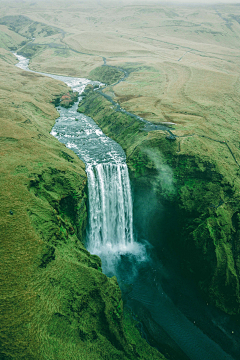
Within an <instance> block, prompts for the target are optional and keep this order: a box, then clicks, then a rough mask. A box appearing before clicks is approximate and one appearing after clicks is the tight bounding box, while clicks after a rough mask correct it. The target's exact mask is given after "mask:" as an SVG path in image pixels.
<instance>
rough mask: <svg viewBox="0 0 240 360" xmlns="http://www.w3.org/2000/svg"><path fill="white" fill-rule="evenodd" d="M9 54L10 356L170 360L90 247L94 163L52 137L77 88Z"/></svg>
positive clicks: (5, 137)
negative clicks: (126, 308)
mask: <svg viewBox="0 0 240 360" xmlns="http://www.w3.org/2000/svg"><path fill="white" fill-rule="evenodd" d="M1 55H2V56H1V60H0V63H1V70H0V77H1V82H0V84H1V85H0V95H1V98H2V99H3V102H2V104H1V108H0V117H1V136H0V156H1V176H0V189H1V191H0V204H1V206H0V234H1V235H0V240H1V253H0V258H1V260H0V261H1V269H0V283H1V291H0V293H1V295H0V296H1V301H0V324H1V325H0V358H1V359H6V360H10V359H11V360H12V359H17V360H20V359H24V360H27V359H31V360H33V359H34V360H35V359H36V360H40V359H41V360H50V359H58V360H60V359H64V360H65V359H76V360H81V359H84V360H85V359H89V360H91V359H92V360H95V359H97V360H100V359H109V360H110V359H111V360H112V359H149V356H151V358H152V359H163V357H162V356H161V355H160V354H159V353H158V352H157V351H156V350H154V349H152V348H150V346H149V345H148V344H147V343H146V342H145V340H143V339H141V337H140V335H139V333H138V332H137V330H136V329H135V327H134V326H133V324H132V322H131V321H130V320H129V319H127V320H124V318H123V304H122V300H121V291H120V289H119V286H118V284H117V280H116V278H111V279H110V278H107V276H106V275H104V274H103V273H102V271H101V260H100V259H99V258H98V257H97V256H94V255H90V253H89V252H88V251H87V250H86V249H85V248H84V245H83V241H84V233H85V228H86V219H87V212H86V182H87V178H86V174H85V171H84V164H83V163H82V161H81V160H79V158H78V157H77V156H76V155H75V154H74V153H73V152H72V151H70V150H68V149H67V148H66V147H65V146H64V145H63V144H61V143H59V142H58V141H57V140H56V139H55V138H54V137H53V136H51V135H50V134H49V132H50V130H51V128H52V126H53V124H54V121H55V119H56V117H57V116H58V113H57V111H56V109H55V108H54V105H53V103H52V102H54V99H55V98H56V97H59V95H61V94H65V93H66V91H67V90H68V88H67V87H66V86H65V85H64V84H62V83H60V82H57V81H55V80H52V79H49V78H45V77H43V76H40V75H37V74H33V73H28V72H26V71H23V70H20V69H18V68H16V67H15V66H14V65H13V64H11V63H14V62H15V61H16V60H14V57H13V56H12V55H11V54H9V53H7V52H6V51H4V50H2V51H1ZM3 58H6V59H7V60H8V62H6V61H4V60H2V59H3ZM6 74H7V75H6ZM149 354H150V355H149Z"/></svg>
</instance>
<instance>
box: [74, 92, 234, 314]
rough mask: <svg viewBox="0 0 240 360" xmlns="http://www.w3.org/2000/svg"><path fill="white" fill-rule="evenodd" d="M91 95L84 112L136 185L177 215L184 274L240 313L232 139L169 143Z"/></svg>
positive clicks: (176, 242)
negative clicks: (112, 143)
mask: <svg viewBox="0 0 240 360" xmlns="http://www.w3.org/2000/svg"><path fill="white" fill-rule="evenodd" d="M86 93H87V96H86V97H84V99H83V100H82V101H81V103H80V105H79V111H80V112H83V113H84V114H86V115H89V116H91V117H92V118H93V119H94V120H95V121H96V122H97V124H98V125H99V126H100V127H101V128H102V130H103V131H104V133H106V134H107V135H108V136H110V137H112V138H113V139H114V140H116V141H117V142H119V143H120V144H121V146H122V147H123V149H124V150H125V152H126V155H127V162H128V165H129V168H130V171H131V177H132V180H133V183H134V184H135V185H134V186H135V187H139V188H142V189H146V188H149V187H151V188H152V189H154V191H155V195H156V198H157V200H158V202H159V211H161V210H160V209H161V206H160V205H161V204H164V205H165V206H166V207H167V208H168V209H170V210H169V211H170V213H171V211H172V214H174V224H175V225H174V227H173V231H172V233H171V235H170V237H169V239H168V241H169V243H170V244H171V247H172V248H173V249H175V250H176V251H177V252H178V253H179V256H180V258H181V262H182V266H183V268H184V270H185V271H187V272H188V273H192V275H193V276H194V277H195V279H196V281H197V282H198V284H199V286H200V287H201V288H202V290H203V291H204V293H205V294H206V297H207V299H208V300H209V301H212V302H214V303H215V304H216V305H217V306H218V307H219V308H221V309H222V310H224V311H225V312H227V313H230V314H239V303H240V294H239V280H240V277H239V274H240V256H239V231H240V222H239V219H240V206H239V203H240V202H239V200H240V198H239V197H240V196H239V194H240V183H239V176H238V175H239V166H238V163H237V162H236V158H235V157H234V154H233V153H232V152H231V147H232V144H231V142H228V143H225V142H223V141H215V139H214V138H213V139H210V138H208V137H207V136H204V135H199V136H198V135H194V136H184V137H176V138H175V141H171V139H169V134H168V133H167V132H165V131H161V130H157V131H151V132H147V131H142V130H141V129H142V128H143V126H144V124H143V123H142V122H141V121H139V120H136V119H134V118H132V117H130V116H129V115H126V114H123V113H121V112H116V111H115V109H114V107H113V106H112V104H111V103H110V102H109V101H108V100H106V99H105V98H103V97H102V96H101V95H100V94H99V93H97V92H96V91H93V90H91V89H90V88H89V89H87V91H86ZM172 131H173V133H174V130H172ZM206 149H211V152H210V151H206ZM158 234H159V236H160V234H161V229H159V232H158ZM156 242H157V239H156ZM159 242H160V237H159Z"/></svg>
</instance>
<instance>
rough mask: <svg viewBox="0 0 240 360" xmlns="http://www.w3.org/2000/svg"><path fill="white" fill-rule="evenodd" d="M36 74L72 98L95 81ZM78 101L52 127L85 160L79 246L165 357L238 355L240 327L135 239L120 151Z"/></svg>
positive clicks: (22, 63) (194, 359) (206, 359)
mask: <svg viewBox="0 0 240 360" xmlns="http://www.w3.org/2000/svg"><path fill="white" fill-rule="evenodd" d="M15 56H16V57H17V59H18V61H19V62H18V64H17V65H16V66H17V67H19V68H20V69H22V70H23V71H31V70H29V68H28V65H29V60H28V59H26V58H24V57H23V56H20V55H17V54H15ZM38 74H41V75H44V76H48V77H51V78H53V79H56V80H60V81H63V82H64V83H65V84H67V85H68V86H70V87H71V88H72V90H73V91H77V92H78V93H79V100H80V99H81V93H82V92H83V91H84V89H85V87H86V86H87V85H88V84H92V85H99V86H100V85H101V84H100V83H98V82H93V81H90V80H87V79H82V78H73V77H66V76H57V75H51V74H45V73H38ZM77 108H78V102H76V103H75V104H74V105H73V106H72V107H71V108H69V109H65V108H62V107H59V108H58V111H59V118H58V119H57V120H56V123H55V125H54V127H53V129H52V131H51V134H52V135H53V136H55V137H56V138H57V139H58V140H59V141H60V142H62V143H63V144H65V145H66V146H67V147H68V148H70V149H71V150H72V151H74V152H75V153H76V154H77V155H78V156H79V158H80V159H81V160H82V161H83V162H84V163H85V165H86V173H87V177H88V228H87V236H86V248H87V249H88V250H89V251H90V252H91V253H92V254H97V255H98V256H100V257H101V260H102V267H103V272H104V273H105V274H106V275H108V276H113V275H116V276H117V279H118V283H119V285H120V288H121V290H122V296H123V300H124V303H125V306H126V307H128V308H129V309H130V310H131V312H132V313H133V316H135V317H137V319H138V321H139V330H140V331H141V334H142V336H143V337H145V338H146V340H147V341H148V342H149V343H150V344H151V345H152V346H155V347H156V348H157V349H158V350H159V351H160V352H162V353H163V354H164V355H165V356H166V358H168V359H170V360H181V359H182V360H187V359H188V360H231V359H236V360H238V359H240V330H239V326H238V325H237V324H236V323H234V322H233V321H232V320H231V318H230V317H229V316H227V315H226V314H224V313H222V312H220V311H219V310H217V309H215V308H213V307H211V306H210V305H208V304H206V302H204V300H203V299H202V298H201V296H200V294H199V293H198V290H197V288H196V287H195V285H194V284H192V283H190V280H186V279H183V278H182V277H181V275H179V274H178V272H177V271H176V270H175V269H174V261H172V263H173V266H172V267H171V266H168V267H166V266H165V265H163V263H162V262H161V260H160V259H159V257H157V256H156V254H155V252H156V251H155V248H154V246H152V245H150V244H149V242H148V241H147V239H146V240H141V239H137V235H136V234H137V231H134V219H133V213H134V211H133V210H134V201H133V199H132V192H131V184H130V180H129V175H128V168H127V165H126V157H125V153H124V151H123V149H122V148H121V146H120V145H119V144H117V143H116V142H115V141H113V140H112V139H110V138H108V137H107V136H106V135H105V134H104V133H103V132H102V130H101V129H100V128H99V127H98V126H97V125H96V123H95V122H94V121H93V119H91V118H90V117H87V116H85V115H83V114H80V113H78V112H77ZM140 221H141V219H140ZM166 284H167V285H166ZM150 360H151V359H150Z"/></svg>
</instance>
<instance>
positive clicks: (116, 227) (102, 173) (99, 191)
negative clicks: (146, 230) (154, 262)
mask: <svg viewBox="0 0 240 360" xmlns="http://www.w3.org/2000/svg"><path fill="white" fill-rule="evenodd" d="M87 174H88V193H89V203H90V211H89V232H88V238H89V240H90V241H89V248H90V251H91V252H93V253H95V254H96V253H99V252H100V253H101V252H102V251H104V252H106V251H107V252H109V251H110V252H114V253H116V252H120V253H125V252H128V251H129V250H130V249H131V247H132V246H133V244H134V239H133V215H132V197H131V187H130V182H129V177H128V169H127V165H126V164H98V165H96V166H88V168H87Z"/></svg>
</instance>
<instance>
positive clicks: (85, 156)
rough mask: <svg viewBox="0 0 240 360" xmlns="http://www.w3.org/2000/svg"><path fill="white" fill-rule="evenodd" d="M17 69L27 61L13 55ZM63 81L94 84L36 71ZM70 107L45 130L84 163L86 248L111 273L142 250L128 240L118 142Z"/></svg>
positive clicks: (127, 201)
mask: <svg viewBox="0 0 240 360" xmlns="http://www.w3.org/2000/svg"><path fill="white" fill-rule="evenodd" d="M15 56H16V57H17V58H18V60H19V63H18V64H17V67H19V68H21V69H23V70H27V71H31V70H29V68H28V65H29V60H28V59H26V58H25V57H23V56H21V55H17V54H15ZM38 74H42V75H44V76H48V77H52V78H54V79H56V80H61V81H63V82H65V83H66V84H67V85H68V86H70V87H71V88H72V90H73V91H77V92H78V93H79V95H80V96H81V93H82V92H83V91H84V89H85V87H86V86H87V85H88V84H92V85H100V83H99V82H93V81H90V80H87V79H81V78H72V77H66V76H58V75H51V74H45V73H38ZM77 108H78V103H75V104H74V105H73V106H72V107H71V108H69V109H65V108H61V107H59V108H58V111H59V113H60V117H59V118H58V119H57V120H56V123H55V125H54V127H53V129H52V131H51V134H52V135H53V136H55V137H56V138H57V139H58V140H59V141H60V142H62V143H64V144H65V145H66V146H67V147H68V148H70V149H71V150H73V151H74V152H75V153H76V154H77V155H78V156H79V158H80V159H82V160H83V162H84V163H85V164H86V173H87V177H88V200H89V211H88V230H87V244H86V245H87V249H88V250H89V251H90V252H91V253H92V254H96V255H99V256H100V257H101V259H102V262H103V269H104V271H106V272H114V269H113V268H112V267H114V264H115V263H116V260H117V259H118V258H120V256H121V255H124V254H132V255H133V254H134V255H136V256H137V255H141V256H140V258H142V259H143V254H144V248H143V247H142V246H140V245H139V244H138V243H137V242H135V241H134V236H133V206H132V196H131V186H130V181H129V175H128V168H127V165H126V157H125V153H124V151H123V150H122V148H121V146H120V145H119V144H117V143H116V142H115V141H113V140H112V139H110V138H108V137H107V136H106V135H105V134H104V133H103V132H102V130H101V129H100V128H99V127H98V126H97V125H96V123H95V122H94V121H93V120H92V119H91V118H90V117H88V116H85V115H83V114H80V113H78V112H77Z"/></svg>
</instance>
